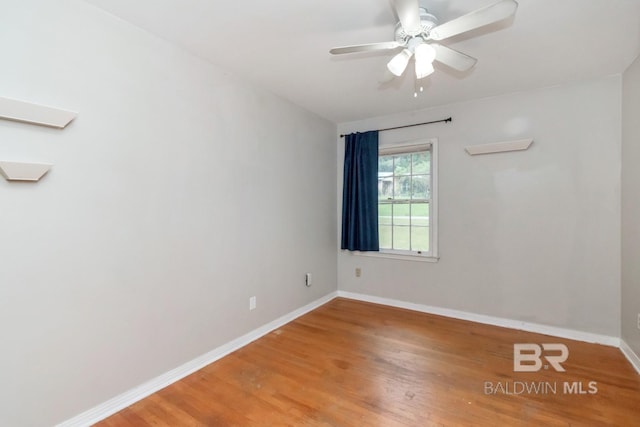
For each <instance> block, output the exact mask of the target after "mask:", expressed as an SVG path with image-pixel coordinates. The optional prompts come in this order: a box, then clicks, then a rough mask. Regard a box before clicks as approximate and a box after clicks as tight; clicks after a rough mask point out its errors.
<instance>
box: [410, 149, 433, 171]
mask: <svg viewBox="0 0 640 427" xmlns="http://www.w3.org/2000/svg"><path fill="white" fill-rule="evenodd" d="M430 171H431V152H430V151H425V152H422V153H415V154H414V155H413V173H414V174H429V172H430Z"/></svg>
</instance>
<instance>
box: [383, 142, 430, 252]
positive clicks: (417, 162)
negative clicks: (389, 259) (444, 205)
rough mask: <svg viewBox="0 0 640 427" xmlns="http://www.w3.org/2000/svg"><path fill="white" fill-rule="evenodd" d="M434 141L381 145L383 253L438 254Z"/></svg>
mask: <svg viewBox="0 0 640 427" xmlns="http://www.w3.org/2000/svg"><path fill="white" fill-rule="evenodd" d="M435 155H436V150H435V141H434V140H431V141H429V142H423V143H419V144H412V145H403V146H398V147H391V148H381V149H380V150H379V156H378V231H379V242H380V252H387V253H396V254H401V255H415V256H424V257H434V258H435V257H436V256H437V251H436V236H437V234H436V230H435V227H436V221H435V218H436V212H437V211H436V198H435V194H434V193H435V189H436V186H435V182H436V175H435V172H436V162H435Z"/></svg>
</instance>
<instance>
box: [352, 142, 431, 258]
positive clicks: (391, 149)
mask: <svg viewBox="0 0 640 427" xmlns="http://www.w3.org/2000/svg"><path fill="white" fill-rule="evenodd" d="M424 149H429V151H431V199H430V201H429V252H427V253H418V252H417V251H407V250H395V249H380V251H379V252H355V253H354V255H360V256H371V257H380V258H392V259H402V260H407V261H424V262H437V261H438V259H439V253H438V140H437V138H429V139H422V140H417V141H410V142H404V143H402V144H397V145H391V146H387V147H380V148H379V149H378V157H380V156H388V155H394V154H408V153H412V152H418V151H423V150H424Z"/></svg>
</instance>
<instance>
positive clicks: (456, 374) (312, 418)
mask: <svg viewBox="0 0 640 427" xmlns="http://www.w3.org/2000/svg"><path fill="white" fill-rule="evenodd" d="M514 343H537V344H542V343H563V344H565V345H566V346H567V347H568V349H569V358H568V359H567V361H566V362H564V363H563V364H562V365H563V367H564V368H565V369H566V372H556V371H555V370H554V369H553V367H552V366H548V369H544V368H543V369H541V370H540V371H539V372H514V371H513V367H514V366H513V344H514ZM565 383H567V384H569V386H568V387H569V389H568V390H565V388H564V387H566V386H565V385H564V384H565ZM577 383H579V384H580V388H578V385H577ZM590 383H591V384H590ZM489 385H490V386H489ZM554 385H555V390H554V389H553V386H554ZM590 385H591V388H590V387H589V386H590ZM526 387H528V390H526ZM594 387H595V390H594ZM566 391H568V392H566ZM594 391H595V393H593V392H594ZM580 392H582V393H580ZM590 392H592V393H590ZM472 425H475V426H569V425H571V426H606V425H611V426H624V427H626V426H630V427H631V426H640V376H639V375H638V374H637V373H636V371H635V370H634V369H633V367H632V366H631V365H630V364H629V362H628V361H627V360H626V359H625V357H624V356H623V355H622V353H621V352H620V350H618V349H616V348H613V347H607V346H601V345H596V344H587V343H583V342H578V341H571V340H566V339H560V338H555V337H550V336H545V335H539V334H534V333H528V332H522V331H516V330H512V329H506V328H499V327H495V326H488V325H482V324H478V323H472V322H467V321H462V320H455V319H449V318H445V317H440V316H434V315H429V314H423V313H418V312H413V311H408V310H402V309H397V308H390V307H385V306H380V305H375V304H369V303H363V302H357V301H352V300H347V299H341V298H337V299H334V300H332V301H331V302H329V303H327V304H326V305H323V306H322V307H320V308H318V309H316V310H314V311H312V312H310V313H308V314H306V315H304V316H302V317H300V318H298V319H296V320H294V321H293V322H291V323H288V324H287V325H285V326H283V327H281V328H279V329H277V330H275V331H273V332H271V333H269V334H267V335H265V336H264V337H262V338H260V339H259V340H257V341H255V342H253V343H251V344H249V345H247V346H246V347H244V348H242V349H240V350H238V351H236V352H234V353H232V354H230V355H229V356H227V357H225V358H223V359H221V360H219V361H217V362H215V363H213V364H211V365H209V366H207V367H205V368H204V369H202V370H200V371H198V372H196V373H194V374H192V375H190V376H188V377H186V378H184V379H182V380H181V381H178V382H176V383H174V384H172V385H171V386H169V387H167V388H165V389H163V390H161V391H159V392H157V393H155V394H153V395H151V396H149V397H148V398H146V399H144V400H142V401H140V402H138V403H136V404H134V405H132V406H131V407H129V408H127V409H125V410H123V411H121V412H119V413H117V414H115V415H113V416H111V417H110V418H107V419H106V420H104V421H103V422H101V423H99V424H98V426H100V427H113V426H118V427H120V426H141V427H144V426H383V427H388V426H389V427H393V426H420V427H422V426H472Z"/></svg>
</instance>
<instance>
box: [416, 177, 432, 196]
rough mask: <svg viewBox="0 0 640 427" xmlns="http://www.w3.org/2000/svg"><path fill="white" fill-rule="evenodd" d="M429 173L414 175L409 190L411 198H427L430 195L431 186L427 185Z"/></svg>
mask: <svg viewBox="0 0 640 427" xmlns="http://www.w3.org/2000/svg"><path fill="white" fill-rule="evenodd" d="M429 178H430V177H429V175H414V176H413V180H412V182H411V184H412V190H411V198H413V199H428V198H429V197H430V196H431V188H430V185H429Z"/></svg>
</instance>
